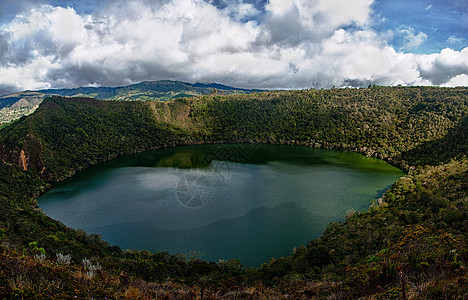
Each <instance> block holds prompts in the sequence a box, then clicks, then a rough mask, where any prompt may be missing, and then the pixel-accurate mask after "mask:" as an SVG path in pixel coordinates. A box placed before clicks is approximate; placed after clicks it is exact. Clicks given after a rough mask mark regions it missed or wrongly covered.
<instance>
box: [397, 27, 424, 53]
mask: <svg viewBox="0 0 468 300" xmlns="http://www.w3.org/2000/svg"><path fill="white" fill-rule="evenodd" d="M398 34H399V35H400V36H402V37H403V40H404V45H403V49H405V50H415V49H417V48H418V47H419V46H421V45H422V43H424V42H425V41H426V39H427V34H425V33H424V32H419V33H416V31H415V30H414V28H412V27H402V28H400V29H399V30H398Z"/></svg>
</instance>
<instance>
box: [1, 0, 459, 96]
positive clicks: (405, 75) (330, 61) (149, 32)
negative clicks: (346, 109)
mask: <svg viewBox="0 0 468 300" xmlns="http://www.w3.org/2000/svg"><path fill="white" fill-rule="evenodd" d="M90 1H91V0H90ZM100 3H101V5H103V6H102V7H104V8H105V9H99V10H95V11H93V12H89V13H87V12H83V10H79V9H78V10H77V9H75V8H72V7H60V6H52V5H48V4H44V5H39V6H35V7H33V8H29V7H28V9H24V10H22V11H23V12H22V13H20V14H16V16H15V17H14V18H12V19H11V20H10V21H8V22H5V23H4V24H3V25H1V26H0V93H2V92H3V93H5V92H7V91H8V92H10V91H17V90H24V89H39V88H50V87H76V86H87V85H89V86H91V85H92V86H95V85H103V86H114V85H122V84H130V83H135V82H139V81H143V80H158V79H176V80H184V81H191V82H195V81H203V82H213V81H216V82H222V83H225V84H230V85H234V86H239V87H247V88H309V87H318V88H320V87H331V86H333V85H335V86H367V85H368V84H370V83H375V84H381V85H396V84H403V85H416V84H426V85H429V84H436V85H452V84H458V83H460V82H463V80H465V78H466V77H464V75H465V76H466V74H468V67H467V66H468V58H467V56H468V55H467V53H468V48H465V49H463V50H461V51H454V50H451V49H445V50H443V51H442V52H441V53H438V54H431V55H415V54H412V53H403V52H400V51H399V50H395V49H394V48H393V47H391V46H389V45H388V42H387V41H386V37H383V36H379V35H378V34H377V33H376V32H375V31H373V30H372V29H371V27H370V25H369V24H370V23H371V21H370V19H371V15H372V0H356V1H348V0H290V1H281V0H270V1H269V2H267V3H265V4H264V5H258V3H257V4H255V5H254V4H252V3H253V2H252V1H248V2H247V1H242V0H237V1H218V2H216V3H214V2H213V1H202V0H164V1H149V0H140V1H131V2H127V1H124V0H121V1H108V2H100ZM102 3H105V4H102ZM396 34H400V35H401V36H403V37H404V38H405V41H406V42H405V48H406V49H415V48H417V47H418V46H419V45H421V43H423V42H424V40H425V39H426V38H427V35H425V34H424V33H422V32H419V33H416V32H415V30H414V29H412V28H410V27H407V28H400V30H399V32H397V33H396Z"/></svg>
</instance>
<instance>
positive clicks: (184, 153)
mask: <svg viewBox="0 0 468 300" xmlns="http://www.w3.org/2000/svg"><path fill="white" fill-rule="evenodd" d="M402 175H403V173H402V171H400V170H399V169H397V168H395V167H392V166H390V165H389V164H387V163H386V162H384V161H381V160H377V159H374V158H367V157H364V156H362V155H360V154H356V153H352V152H343V151H334V150H323V149H311V148H307V147H301V146H288V145H253V144H234V145H225V144H216V145H197V146H186V147H177V148H171V149H163V150H156V151H149V152H145V153H140V154H135V155H130V156H125V157H121V158H118V159H115V160H112V161H110V162H106V163H104V164H100V165H98V166H96V167H93V168H90V169H87V170H85V171H83V172H80V173H79V174H77V175H75V176H73V177H72V178H70V179H68V180H66V181H64V182H61V183H59V184H57V185H56V186H54V188H53V189H51V190H49V191H48V192H47V193H45V194H44V195H43V196H41V197H40V198H39V205H40V208H41V209H42V210H43V211H44V213H46V214H47V215H48V216H50V217H52V218H54V219H57V220H60V221H62V222H63V223H64V224H65V225H67V226H70V227H72V228H76V229H82V230H84V231H86V232H87V233H96V234H100V235H102V237H103V239H104V240H106V241H108V242H109V243H111V244H114V245H118V246H120V247H121V248H123V249H147V250H150V251H169V252H170V253H178V252H181V253H186V254H187V253H190V252H193V251H195V252H197V253H200V254H202V258H203V259H205V260H210V261H218V260H219V259H230V258H237V259H239V260H241V262H242V263H244V265H246V266H259V265H260V264H261V263H263V262H266V261H268V258H270V257H276V258H278V257H281V256H286V255H289V254H291V251H292V249H293V248H294V247H295V246H300V245H305V244H306V243H307V242H308V241H310V240H311V239H314V238H317V237H319V236H320V235H321V233H322V232H323V230H325V228H326V226H327V224H329V223H330V222H337V221H343V220H344V218H345V214H346V212H347V211H348V210H349V209H355V210H356V211H365V210H366V209H367V208H368V207H369V205H370V204H371V202H372V200H373V199H375V198H378V197H380V196H381V195H382V193H383V192H384V191H385V190H386V189H387V188H388V187H389V186H390V185H391V184H393V183H394V182H395V181H396V180H397V179H398V178H399V177H400V176H402Z"/></svg>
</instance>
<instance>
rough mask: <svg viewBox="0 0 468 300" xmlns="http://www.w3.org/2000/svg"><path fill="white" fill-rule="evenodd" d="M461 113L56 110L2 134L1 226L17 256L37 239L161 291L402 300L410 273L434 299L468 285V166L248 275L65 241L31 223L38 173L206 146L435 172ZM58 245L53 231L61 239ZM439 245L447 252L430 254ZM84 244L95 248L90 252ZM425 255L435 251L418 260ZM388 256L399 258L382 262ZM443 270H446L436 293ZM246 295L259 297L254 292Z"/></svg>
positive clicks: (399, 101) (57, 174) (461, 129)
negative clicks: (22, 161)
mask: <svg viewBox="0 0 468 300" xmlns="http://www.w3.org/2000/svg"><path fill="white" fill-rule="evenodd" d="M77 104H79V105H77ZM466 104H467V91H466V90H461V91H456V90H453V89H439V88H374V89H367V90H330V91H293V92H280V93H271V92H267V93H258V94H254V95H250V96H231V97H219V96H208V97H203V98H198V99H195V100H191V101H188V100H175V101H172V102H168V103H150V102H145V103H143V102H134V103H125V102H121V103H113V102H105V103H103V102H99V101H95V100H89V99H82V100H78V101H77V100H76V99H75V100H73V101H70V100H66V99H62V98H55V99H50V100H48V101H47V102H45V103H43V104H42V105H41V107H40V109H39V110H38V111H37V112H36V113H34V114H33V115H32V116H30V117H28V118H24V119H21V120H19V121H17V122H16V123H14V124H12V125H13V126H8V127H7V128H4V129H2V130H1V131H0V137H1V140H2V141H3V145H4V146H3V148H2V150H1V152H2V157H3V160H5V161H8V162H9V164H3V165H2V170H4V171H3V175H2V177H1V178H2V184H3V186H2V187H5V190H4V191H5V192H4V193H3V194H2V195H0V200H2V203H4V206H5V207H8V210H5V212H4V213H3V215H2V217H1V219H0V227H3V228H5V235H6V238H7V239H8V240H9V241H11V242H12V243H16V244H18V245H25V244H27V243H28V242H30V241H32V240H36V241H38V242H39V245H41V246H43V247H45V248H46V250H47V251H48V253H49V252H52V253H54V252H59V251H64V252H67V251H68V252H70V251H73V252H74V253H76V254H75V256H76V258H77V259H80V258H82V257H84V256H88V257H89V255H90V254H91V253H92V252H93V251H94V256H97V257H101V258H100V260H101V262H103V263H105V262H107V263H108V265H106V266H114V267H113V268H115V267H116V266H117V268H122V269H123V270H126V271H127V272H129V273H130V274H135V275H136V274H138V276H140V277H142V278H144V279H145V280H150V281H151V280H155V279H158V278H159V280H161V279H163V278H165V277H167V276H168V275H169V274H170V276H173V277H176V278H180V279H182V278H185V279H186V280H187V279H189V278H190V279H189V280H190V281H193V280H195V282H199V280H201V278H205V279H203V282H207V284H208V283H210V282H211V285H210V286H211V288H213V289H214V290H213V291H216V288H219V289H222V288H223V287H219V286H218V287H216V286H213V284H214V283H213V282H215V279H216V278H218V279H219V278H226V276H227V277H231V278H232V280H234V281H237V282H238V283H237V285H239V286H242V285H245V284H247V283H243V282H245V281H246V282H250V281H255V280H256V279H261V280H263V281H264V282H266V283H270V284H272V283H275V286H276V287H277V288H275V290H276V291H278V292H279V293H293V290H294V289H295V284H298V285H299V286H300V290H301V291H302V292H303V295H304V293H305V294H307V293H309V294H314V293H316V294H317V293H318V294H317V295H318V297H319V298H320V296H323V295H327V294H330V293H332V291H333V290H336V287H337V286H339V287H340V290H342V293H343V295H348V296H350V295H352V296H353V297H354V296H358V295H360V296H362V295H366V294H375V293H379V294H382V295H386V294H385V293H396V294H401V286H400V282H399V280H398V278H399V277H398V276H397V275H398V274H397V273H398V272H397V269H398V268H402V267H404V272H405V274H406V275H405V276H406V278H407V280H410V281H411V282H412V283H415V282H419V284H423V283H424V284H427V286H426V288H420V289H419V290H418V291H419V292H418V293H419V294H420V295H423V294H424V293H428V294H427V295H431V294H430V293H435V294H437V293H438V292H440V287H438V286H437V282H446V283H447V284H449V282H451V281H452V280H462V279H463V278H466V272H463V271H462V272H461V273H460V268H461V267H465V268H466V252H463V251H462V250H461V249H463V248H466V247H464V246H463V245H465V246H466V243H465V240H466V236H464V235H465V234H466V232H467V222H466V219H467V216H466V199H467V192H466V190H467V186H466V182H467V181H468V180H467V170H468V168H467V163H466V161H464V160H460V161H454V162H449V163H448V164H446V165H443V166H441V167H428V168H426V169H416V170H413V171H411V173H410V174H409V175H408V176H406V177H404V178H402V179H400V180H399V181H398V182H397V183H396V184H395V185H394V187H393V188H392V189H391V190H390V191H389V192H388V193H387V194H386V196H385V198H384V202H383V204H381V205H378V206H375V207H374V208H373V209H372V210H370V211H369V212H368V213H363V214H357V215H355V216H353V217H350V218H349V219H348V220H347V222H346V223H345V224H333V225H330V227H329V229H328V230H327V232H326V233H325V235H324V237H323V238H321V239H319V240H316V241H312V242H311V243H309V245H308V246H307V247H300V248H298V249H297V250H296V251H295V252H294V254H293V256H291V257H288V258H281V259H278V260H275V261H271V262H269V263H268V264H265V265H264V266H263V267H262V268H260V269H258V270H248V271H242V269H239V266H238V264H237V263H236V262H232V263H231V264H230V265H229V267H226V266H220V265H211V264H207V263H204V262H199V261H198V260H196V259H193V260H189V261H185V260H183V259H180V257H179V258H177V257H172V256H169V255H162V256H161V255H151V254H144V255H143V257H145V258H142V254H141V253H140V254H138V257H139V258H138V259H137V258H136V257H133V256H132V255H131V254H129V253H125V254H123V253H122V252H120V251H118V249H115V248H111V247H108V246H107V245H106V244H105V243H103V242H101V241H99V239H96V238H95V237H88V236H86V235H84V234H83V233H76V232H75V231H73V230H69V229H65V228H64V227H63V226H60V224H57V222H55V221H53V220H50V219H49V218H47V217H45V216H43V215H42V214H40V213H39V212H35V211H34V210H32V209H31V203H34V200H33V199H34V195H35V194H36V193H37V192H38V191H40V190H41V189H43V188H44V182H43V181H42V180H41V179H39V178H38V177H37V175H36V174H37V173H36V172H38V171H43V173H42V178H43V179H47V180H59V179H62V178H64V177H67V176H70V175H72V174H73V173H74V172H76V171H78V170H80V169H82V168H85V167H88V166H89V165H92V164H95V163H98V162H100V161H104V160H107V159H110V158H112V157H115V156H117V155H124V154H128V153H132V152H135V151H143V150H147V149H154V148H158V147H164V146H173V145H177V144H190V143H198V142H218V141H224V142H272V143H298V144H305V145H311V146H321V147H333V148H341V149H350V150H354V151H358V152H362V153H365V154H367V155H374V156H377V157H382V158H386V159H391V160H393V161H394V162H396V161H398V162H399V163H401V165H403V166H407V165H408V164H409V165H411V166H418V165H420V164H422V163H430V164H434V165H436V164H438V163H439V162H448V161H449V160H450V159H452V158H460V157H461V156H463V155H464V154H466V145H467V144H468V141H467V137H466V130H467V122H466V117H464V116H466V110H467V108H466V107H467V106H466ZM20 150H24V151H25V152H26V156H27V158H28V162H29V167H30V171H28V172H26V173H25V172H20V171H17V169H16V168H13V167H12V166H11V164H18V158H19V152H20ZM434 150H436V151H434ZM433 153H436V154H437V155H432V154H433ZM403 160H404V161H406V163H404V162H403ZM44 167H45V169H44ZM28 174H29V175H28ZM12 182H15V183H18V184H19V186H12V185H11V183H12ZM28 189H31V191H29V192H26V191H28ZM2 190H3V189H2ZM20 211H22V214H23V215H21V220H22V223H24V224H25V226H23V227H24V228H22V227H21V226H13V225H12V224H15V223H16V222H18V220H19V219H18V218H19V217H18V216H17V215H18V212H20ZM41 222H42V223H41ZM38 224H41V225H38ZM417 226H419V227H417ZM440 230H444V231H445V233H446V234H449V235H450V236H449V237H447V236H443V233H441V231H440ZM51 232H56V234H55V238H54V237H53V236H51V234H50V233H51ZM411 234H413V235H414V234H418V236H419V237H420V240H418V243H415V244H410V243H408V239H407V240H405V236H408V235H411ZM52 235H54V234H52ZM429 237H434V238H431V239H429ZM452 238H453V240H451V239H452ZM434 239H435V241H439V242H438V243H439V244H437V245H435V246H434V245H433V244H431V243H434ZM401 240H402V242H401ZM400 243H403V244H401V245H400ZM405 243H406V244H405ZM441 244H444V245H446V247H445V246H444V247H442V246H440V245H441ZM84 245H94V246H93V247H92V248H91V249H92V250H86V251H88V252H86V251H85V250H84V249H85V248H86V247H84ZM405 245H406V246H405ZM403 246H404V247H406V248H404V249H400V248H401V247H403ZM439 246H440V247H439ZM399 247H400V248H399ZM428 247H429V248H428ZM88 248H89V247H88ZM408 249H410V250H408ZM421 249H432V252H430V251H426V252H427V253H426V254H424V255H422V254H421V255H419V256H418V257H416V258H414V257H413V256H412V255H413V254H414V255H416V254H417V253H419V252H421ZM457 249H458V250H457ZM89 251H91V253H90V252H89ZM382 251H383V252H382ZM392 251H399V252H398V253H399V254H398V255H396V256H395V255H393V256H391V255H390V254H386V253H392ZM418 251H419V252H418ZM454 251H455V252H454ZM457 251H458V252H457ZM68 252H67V253H68ZM113 253H114V254H113ZM379 253H380V254H379ZM415 253H416V254H415ZM451 253H452V254H451ZM453 253H457V255H456V256H454V255H453ZM393 254H394V253H393ZM376 255H377V256H376ZM387 255H388V256H387ZM137 262H138V263H137ZM155 264H156V265H157V266H158V267H157V268H155ZM353 268H356V269H353ZM418 268H419V269H418ZM421 268H426V269H424V272H426V273H425V274H427V276H426V278H425V280H423V279H421V278H417V272H419V271H421ZM437 268H439V269H440V268H442V269H443V270H444V273H443V274H444V276H442V277H441V278H439V280H436V274H435V273H436V272H435V270H436V269H437ZM183 270H185V271H183ZM239 270H241V271H239ZM356 270H359V272H357V271H356ZM239 272H240V273H239ZM457 272H458V273H457ZM223 276H224V277H223ZM197 278H198V279H197ZM298 278H299V279H300V280H299V281H297V279H298ZM324 278H329V280H328V281H323V284H322V285H313V284H311V283H310V280H315V279H322V280H323V279H324ZM330 278H332V279H333V280H330ZM366 278H374V279H375V280H373V281H372V280H366ZM454 278H455V279H454ZM418 280H419V281H418ZM283 281H285V282H286V284H285V285H284V284H282V283H281V282H283ZM421 282H422V283H421ZM200 284H201V283H200ZM203 285H204V284H201V286H203ZM247 285H249V286H252V285H253V286H254V287H255V288H259V286H258V283H256V284H253V283H250V284H247ZM196 286H198V287H200V285H196ZM376 286H381V287H382V286H385V288H381V289H380V290H378V289H376ZM460 286H461V287H462V288H461V290H457V289H453V291H445V292H444V293H446V295H463V293H464V292H463V291H466V289H464V288H463V286H465V287H466V285H463V284H461V285H460ZM127 287H128V288H129V286H127ZM185 288H186V289H189V287H188V286H186V287H185ZM399 288H400V290H398V289H399ZM429 288H432V290H428V289H429ZM230 289H231V290H235V288H234V287H231V288H230ZM98 290H99V289H98ZM415 290H416V289H413V290H411V291H413V292H414V291H415ZM119 292H122V291H121V290H120V291H119ZM198 292H201V291H200V290H199V291H198ZM264 293H272V292H271V291H266V290H264Z"/></svg>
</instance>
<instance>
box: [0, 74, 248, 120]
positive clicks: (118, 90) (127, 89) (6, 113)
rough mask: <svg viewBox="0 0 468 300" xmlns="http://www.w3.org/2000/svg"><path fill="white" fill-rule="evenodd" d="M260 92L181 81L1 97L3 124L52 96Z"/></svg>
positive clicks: (135, 96) (140, 97) (107, 97)
mask: <svg viewBox="0 0 468 300" xmlns="http://www.w3.org/2000/svg"><path fill="white" fill-rule="evenodd" d="M255 91H257V90H248V89H239V88H234V87H230V86H226V85H222V84H219V83H209V84H204V83H195V84H192V83H186V82H181V81H170V80H160V81H145V82H141V83H138V84H133V85H128V86H119V87H80V88H73V89H47V90H38V91H24V92H18V93H13V94H9V95H4V96H0V124H2V123H8V122H11V121H13V120H16V119H18V118H20V117H21V116H24V115H29V114H31V113H32V112H34V111H35V110H36V109H37V107H38V106H39V104H40V103H41V102H42V100H43V99H44V98H45V97H47V96H51V95H58V96H67V97H92V98H95V99H99V100H119V101H132V100H161V101H165V100H169V99H175V98H181V97H197V96H201V95H209V94H211V93H218V94H223V95H230V94H248V93H252V92H255Z"/></svg>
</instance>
